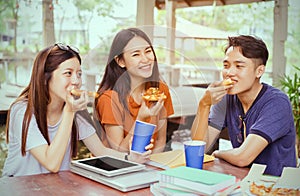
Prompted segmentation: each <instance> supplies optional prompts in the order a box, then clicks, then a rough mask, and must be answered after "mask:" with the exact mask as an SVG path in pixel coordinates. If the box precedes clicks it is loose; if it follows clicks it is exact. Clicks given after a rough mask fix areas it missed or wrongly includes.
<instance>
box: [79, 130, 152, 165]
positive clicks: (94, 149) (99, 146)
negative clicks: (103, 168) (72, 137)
mask: <svg viewBox="0 0 300 196" xmlns="http://www.w3.org/2000/svg"><path fill="white" fill-rule="evenodd" d="M83 142H84V144H85V145H86V147H87V148H88V149H89V150H90V152H91V153H92V154H93V155H95V156H103V155H111V156H114V157H117V158H120V159H125V155H128V153H124V152H119V151H116V150H113V149H111V148H106V147H105V146H104V145H103V143H102V142H101V140H100V139H99V137H98V136H97V135H96V133H95V134H93V135H91V136H90V137H87V138H86V139H84V140H83ZM151 147H152V144H150V145H148V146H147V147H146V148H147V149H150V148H151ZM151 153H152V151H151V150H148V151H146V152H144V153H142V154H138V153H134V152H131V151H130V153H129V155H128V160H130V161H134V162H138V163H145V162H147V161H149V158H150V154H151Z"/></svg>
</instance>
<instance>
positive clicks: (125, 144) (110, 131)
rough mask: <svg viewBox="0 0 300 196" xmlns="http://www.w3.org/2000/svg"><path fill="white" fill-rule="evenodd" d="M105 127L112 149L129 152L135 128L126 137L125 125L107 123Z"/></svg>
mask: <svg viewBox="0 0 300 196" xmlns="http://www.w3.org/2000/svg"><path fill="white" fill-rule="evenodd" d="M104 129H105V132H106V137H107V140H108V142H109V145H110V146H111V148H112V149H114V150H117V151H121V152H129V142H130V138H131V137H132V135H133V128H132V129H131V130H130V132H129V133H128V134H127V136H126V137H124V129H123V126H120V125H109V124H105V125H104Z"/></svg>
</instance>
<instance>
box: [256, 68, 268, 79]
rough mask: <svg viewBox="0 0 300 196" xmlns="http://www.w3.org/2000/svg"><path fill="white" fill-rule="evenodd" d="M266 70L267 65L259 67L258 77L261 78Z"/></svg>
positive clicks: (257, 69)
mask: <svg viewBox="0 0 300 196" xmlns="http://www.w3.org/2000/svg"><path fill="white" fill-rule="evenodd" d="M265 69H266V66H265V65H259V66H258V67H257V68H256V77H257V78H260V77H261V76H262V75H263V74H264V73H265Z"/></svg>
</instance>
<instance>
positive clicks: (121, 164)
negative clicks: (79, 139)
mask: <svg viewBox="0 0 300 196" xmlns="http://www.w3.org/2000/svg"><path fill="white" fill-rule="evenodd" d="M71 164H73V165H74V166H76V167H80V168H83V169H86V170H89V171H93V172H95V173H98V174H101V175H104V176H109V177H110V176H116V175H120V174H125V173H130V172H134V171H139V170H143V169H145V168H146V166H145V165H143V164H139V163H135V162H131V161H127V160H123V159H119V158H116V157H112V156H99V157H92V158H86V159H80V160H73V161H71Z"/></svg>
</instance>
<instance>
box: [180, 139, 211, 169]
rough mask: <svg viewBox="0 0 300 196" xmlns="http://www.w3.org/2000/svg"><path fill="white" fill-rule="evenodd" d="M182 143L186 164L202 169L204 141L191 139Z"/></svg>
mask: <svg viewBox="0 0 300 196" xmlns="http://www.w3.org/2000/svg"><path fill="white" fill-rule="evenodd" d="M183 144H184V154H185V163H186V166H187V167H193V168H197V169H202V168H203V160H204V151H205V145H206V142H204V141H200V140H192V141H185V142H184V143H183Z"/></svg>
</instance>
